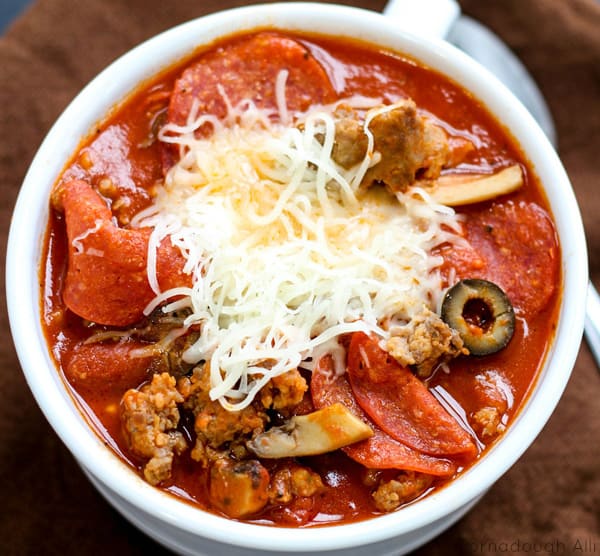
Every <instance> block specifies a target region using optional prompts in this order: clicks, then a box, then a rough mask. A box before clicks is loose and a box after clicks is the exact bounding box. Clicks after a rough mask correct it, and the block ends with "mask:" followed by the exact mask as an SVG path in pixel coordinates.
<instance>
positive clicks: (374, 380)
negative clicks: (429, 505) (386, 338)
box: [347, 332, 477, 456]
mask: <svg viewBox="0 0 600 556" xmlns="http://www.w3.org/2000/svg"><path fill="white" fill-rule="evenodd" d="M347 372H348V377H349V380H350V385H351V387H352V392H353V393H354V396H355V397H356V401H357V402H358V404H359V405H360V406H361V407H362V409H363V410H364V411H365V413H367V415H368V416H369V417H370V418H371V419H372V420H373V421H374V422H375V423H377V425H379V426H380V427H381V428H382V429H383V430H384V431H385V432H386V433H387V434H389V435H390V436H391V437H392V438H395V439H396V440H399V441H400V442H403V443H405V444H406V445H408V446H410V447H411V448H414V449H415V450H419V451H421V452H423V453H425V454H430V455H435V456H455V455H461V454H464V455H467V456H472V455H475V454H476V452H477V447H476V446H475V444H474V443H473V440H472V438H471V437H470V436H469V434H468V433H467V432H466V431H465V430H464V429H463V428H462V427H461V426H460V425H459V424H458V423H457V421H456V420H455V419H454V418H453V417H451V416H450V415H449V414H448V412H447V411H446V410H445V409H444V408H443V406H442V405H441V404H440V403H439V402H438V401H437V399H436V398H435V396H433V394H432V393H431V392H430V391H429V390H428V388H427V386H425V384H423V382H421V381H420V380H419V379H418V378H417V377H415V376H414V375H413V374H412V373H411V372H410V370H408V369H407V368H406V367H402V366H401V365H399V364H398V362H397V361H396V360H395V359H394V358H393V357H391V356H390V355H389V354H388V353H387V352H385V351H384V350H382V349H381V348H380V347H379V346H378V345H377V341H376V340H374V339H372V338H370V337H369V336H367V335H366V334H364V333H362V332H356V333H354V334H353V335H352V339H351V341H350V346H349V348H348V371H347Z"/></svg>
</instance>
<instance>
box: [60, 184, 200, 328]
mask: <svg viewBox="0 0 600 556" xmlns="http://www.w3.org/2000/svg"><path fill="white" fill-rule="evenodd" d="M58 196H59V205H60V206H62V208H63V209H64V212H65V221H66V227H67V239H68V265H67V275H66V277H65V284H64V288H63V300H64V302H65V304H66V305H67V307H68V308H69V309H71V311H73V312H74V313H75V314H77V315H79V316H80V317H83V318H85V319H87V320H90V321H93V322H96V323H99V324H105V325H111V326H127V325H129V324H132V323H134V322H136V321H138V320H140V319H141V318H142V316H143V310H144V308H145V307H146V305H148V303H149V302H150V301H151V300H152V299H153V298H154V295H155V294H154V292H153V291H152V289H151V287H150V284H149V282H148V277H147V269H146V261H147V252H148V240H149V237H150V233H151V231H150V230H149V229H141V230H127V229H122V228H118V227H117V226H116V225H115V224H114V223H113V222H112V214H111V211H110V209H109V208H108V207H107V205H106V203H105V202H104V201H103V200H102V198H101V197H100V195H98V193H97V192H96V191H94V190H93V189H92V187H91V186H90V185H89V184H88V183H87V182H85V181H82V180H73V181H70V182H67V183H65V184H62V185H61V186H60V189H59V192H58ZM184 262H185V261H184V259H183V256H182V255H181V253H180V252H179V250H178V249H177V248H176V247H174V246H173V245H172V243H171V242H170V241H168V240H165V241H163V242H162V244H161V245H160V246H159V249H158V253H157V275H158V280H159V284H160V285H161V287H162V288H163V289H165V290H166V289H170V288H172V287H176V286H181V285H188V284H189V282H190V277H189V276H187V275H186V274H183V272H182V269H183V266H184Z"/></svg>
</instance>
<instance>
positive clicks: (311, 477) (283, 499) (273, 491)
mask: <svg viewBox="0 0 600 556" xmlns="http://www.w3.org/2000/svg"><path fill="white" fill-rule="evenodd" d="M324 488H325V487H324V485H323V481H322V480H321V477H320V476H319V474H318V473H315V472H314V471H311V470H310V469H307V468H306V467H301V466H300V465H294V464H290V465H289V466H286V467H284V468H282V469H279V470H278V471H276V472H275V474H274V475H273V476H272V477H271V484H270V485H269V501H270V502H271V503H272V504H287V503H289V502H291V501H292V500H293V499H294V498H297V497H306V496H313V495H314V494H316V493H317V492H319V491H320V490H323V489H324Z"/></svg>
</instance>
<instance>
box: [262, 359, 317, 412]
mask: <svg viewBox="0 0 600 556" xmlns="http://www.w3.org/2000/svg"><path fill="white" fill-rule="evenodd" d="M307 390H308V385H307V384H306V380H304V377H303V376H302V375H301V374H300V372H299V371H298V369H292V370H291V371H288V372H287V373H284V374H282V375H279V376H276V377H273V378H272V379H271V380H270V381H269V382H268V383H267V384H266V385H265V386H264V387H263V389H262V390H261V391H260V401H261V403H262V405H263V407H265V408H270V409H277V410H284V409H291V408H293V407H295V406H297V405H298V404H299V403H300V402H301V401H302V398H303V397H304V393H305V392H306V391H307Z"/></svg>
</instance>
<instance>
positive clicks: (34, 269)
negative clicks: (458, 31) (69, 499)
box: [6, 3, 587, 556]
mask: <svg viewBox="0 0 600 556" xmlns="http://www.w3.org/2000/svg"><path fill="white" fill-rule="evenodd" d="M264 26H272V27H277V28H283V29H289V30H302V31H310V32H315V33H322V34H330V35H347V36H351V37H356V38H359V39H362V40H365V41H368V42H371V43H375V44H378V45H381V46H384V47H386V48H389V49H392V50H396V51H398V52H401V53H408V54H410V56H412V57H414V58H416V59H418V60H420V61H422V62H423V63H424V64H426V65H428V66H430V67H432V68H435V69H437V70H439V71H441V72H442V73H444V74H446V75H448V76H450V77H451V78H452V79H454V80H455V81H457V82H459V83H461V84H462V85H463V86H464V87H465V88H466V89H468V90H470V91H471V92H472V93H473V94H474V95H475V96H476V97H478V98H479V99H481V100H482V101H483V102H484V104H485V105H487V107H488V108H489V110H490V111H491V112H492V113H493V114H495V115H496V117H497V118H498V119H500V120H501V121H502V122H504V124H505V125H506V127H507V128H509V129H510V130H511V132H512V133H513V135H514V136H515V137H516V138H517V140H518V142H519V143H520V145H521V147H522V148H523V150H524V152H525V153H526V155H527V156H528V157H529V159H530V161H531V162H532V166H533V168H534V169H535V171H536V172H537V173H538V175H539V177H540V179H541V182H542V183H543V184H544V187H545V190H546V193H547V196H548V199H549V201H550V205H551V208H552V211H553V213H554V218H555V222H556V226H557V229H558V234H559V237H560V241H561V244H562V260H561V267H562V272H563V277H564V289H563V299H562V304H561V309H560V319H559V324H558V330H557V333H556V339H555V341H554V342H553V344H552V347H551V350H550V352H549V353H548V357H547V361H546V364H545V366H544V369H543V371H542V373H541V377H540V379H539V381H538V384H537V387H536V389H535V391H534V392H533V394H532V395H531V397H530V398H529V400H528V402H527V404H526V406H525V408H524V409H523V410H522V411H521V413H520V414H519V416H518V418H517V419H516V420H515V422H514V423H513V424H512V426H511V427H510V429H509V430H508V432H507V433H506V434H505V435H504V437H503V438H502V440H501V441H500V442H499V443H497V444H496V445H495V446H494V447H493V448H492V449H491V450H489V452H488V453H487V454H486V455H485V457H483V458H482V460H481V461H480V462H478V463H477V464H476V465H475V466H473V467H472V468H471V469H469V470H468V471H467V472H466V473H464V474H463V475H462V476H460V477H459V478H458V479H456V480H455V481H453V482H452V483H451V484H450V485H449V486H447V487H446V488H443V489H441V490H440V491H438V492H435V493H433V494H432V495H430V496H428V497H426V498H425V499H423V500H421V501H419V502H417V503H415V504H412V505H410V506H409V507H406V508H405V509H402V510H401V511H400V512H396V513H391V514H388V515H385V516H382V517H378V518H376V519H371V520H368V521H364V522H360V523H354V524H352V525H338V526H332V527H323V528H311V529H287V528H273V527H262V526H257V525H250V524H246V523H237V522H235V521H231V520H227V519H224V518H221V517H217V516H215V515H212V514H209V513H205V512H203V511H201V510H199V509H195V508H193V507H191V506H190V505H188V504H186V503H184V502H181V501H179V500H177V499H176V498H174V497H171V496H169V495H166V494H164V493H162V492H161V491H159V490H157V489H155V488H153V487H151V486H150V485H148V484H147V483H145V482H144V481H143V480H141V479H140V478H138V476H137V475H136V474H135V473H133V472H132V471H131V470H130V469H129V468H128V467H127V466H126V465H125V464H123V463H122V462H121V461H120V460H119V458H118V457H116V456H115V455H114V454H113V453H112V452H110V451H109V450H108V449H107V448H106V447H105V446H104V444H103V443H102V442H101V440H100V439H99V438H98V437H97V436H96V434H95V433H94V432H93V431H92V430H91V429H90V428H89V427H88V426H87V424H86V422H85V421H84V419H83V418H82V416H81V415H80V414H79V412H78V410H77V408H76V407H75V405H74V404H73V403H72V400H71V398H70V396H69V394H68V392H67V390H66V388H65V386H64V384H63V383H62V381H61V378H60V376H59V374H58V373H57V372H56V369H55V367H54V363H53V361H52V359H51V357H50V355H49V353H48V350H47V346H46V342H45V339H44V335H43V333H42V328H41V322H40V320H41V319H40V306H41V303H40V289H39V284H38V269H39V267H40V261H41V248H42V241H43V236H44V232H45V227H46V222H47V219H48V196H49V192H50V189H51V187H52V185H53V183H54V182H55V180H56V178H57V177H58V175H59V173H60V172H61V170H62V168H63V166H64V164H65V161H66V160H67V159H68V157H69V156H70V155H71V153H72V152H74V150H75V149H76V147H77V145H78V143H79V141H80V139H81V138H82V137H83V136H85V135H86V134H87V133H88V131H89V130H90V129H91V128H92V126H93V124H94V123H95V122H96V121H98V120H100V119H102V117H103V116H104V115H105V114H106V113H107V111H108V110H109V109H110V108H111V107H112V106H113V105H114V104H115V103H116V102H118V101H119V100H120V99H122V98H123V97H125V96H126V95H127V94H128V93H129V92H130V91H132V89H134V88H135V86H136V85H137V84H138V83H140V82H141V81H143V80H144V79H146V78H148V77H150V76H151V75H153V74H155V73H156V72H157V71H159V70H160V69H162V68H164V67H165V66H169V65H170V64H171V63H172V62H174V61H176V60H177V59H178V58H180V57H181V56H184V55H186V54H188V53H189V52H190V51H191V50H192V49H193V48H194V47H196V46H197V45H199V44H202V43H205V42H209V41H212V40H213V39H215V38H218V37H221V36H223V35H227V34H230V33H232V32H234V31H240V30H250V29H253V28H256V27H264ZM6 277H7V299H8V306H9V314H10V323H11V329H12V333H13V338H14V342H15V345H16V348H17V352H18V355H19V359H20V362H21V365H22V367H23V371H24V373H25V376H26V378H27V381H28V383H29V386H30V388H31V390H32V392H33V394H34V396H35V398H36V400H37V402H38V404H39V405H40V407H41V409H42V411H43V412H44V414H45V415H46V417H47V419H48V421H49V422H50V424H51V425H52V427H53V428H54V430H55V431H56V433H57V434H58V435H59V436H60V438H61V439H62V441H63V442H64V443H65V444H66V445H67V447H68V448H69V449H70V451H71V452H72V453H73V455H74V456H75V458H76V459H77V460H78V462H79V463H80V464H81V466H82V468H83V469H84V471H85V472H86V473H87V474H88V476H89V477H90V480H92V482H93V483H94V484H95V485H96V487H97V488H98V489H99V490H100V492H102V494H103V495H104V496H105V497H106V498H107V499H108V501H109V502H110V503H111V504H113V505H114V506H115V507H116V508H117V509H118V510H119V511H120V512H121V513H122V514H123V515H124V516H125V517H126V518H128V519H129V520H130V521H132V522H133V523H134V524H135V525H137V526H138V527H139V528H140V529H142V530H143V531H145V532H146V533H147V534H148V535H150V536H152V537H153V538H155V539H156V540H157V541H159V542H161V543H163V544H164V545H166V546H168V547H170V548H171V549H173V550H175V551H176V552H179V553H181V554H216V553H219V554H247V553H248V552H252V551H257V550H261V551H265V552H266V553H273V554H275V553H276V554H283V553H287V552H312V553H313V554H315V553H316V554H342V553H343V554H345V555H354V554H369V555H370V556H375V555H377V554H395V555H398V554H403V553H405V552H408V551H410V550H412V549H414V548H416V547H417V546H419V545H421V544H423V543H424V542H426V541H427V540H429V539H430V538H432V537H433V536H435V535H437V534H438V533H440V532H441V531H442V530H443V529H445V528H447V527H448V526H449V525H451V524H452V523H453V522H454V521H456V520H457V519H458V518H460V517H461V516H462V515H463V514H464V513H465V512H466V511H467V510H468V509H469V508H470V507H471V506H472V505H473V504H474V503H475V502H476V501H477V500H478V499H479V498H480V497H481V496H482V495H483V493H485V491H486V490H487V489H488V488H489V487H490V486H491V485H492V484H493V483H494V482H495V481H496V480H497V479H498V478H499V477H500V476H501V475H502V474H503V473H504V472H505V471H507V469H508V468H509V467H510V466H511V465H512V464H513V463H515V461H516V460H517V459H518V458H519V457H520V456H521V454H522V453H523V452H524V451H525V450H526V449H527V447H528V446H529V445H530V444H531V443H532V441H533V440H534V439H535V437H536V436H537V434H538V433H539V431H540V430H541V429H542V427H543V426H544V424H545V423H546V421H547V420H548V418H549V416H550V414H551V413H552V411H553V409H554V407H555V406H556V404H557V402H558V400H559V398H560V396H561V394H562V392H563V389H564V387H565V385H566V383H567V380H568V378H569V374H570V372H571V369H572V368H573V365H574V361H575V357H576V355H577V351H578V346H579V340H580V338H581V334H582V329H583V320H584V305H585V303H584V301H585V292H586V284H587V257H586V252H585V242H584V235H583V227H582V224H581V218H580V215H579V211H578V207H577V205H576V202H575V198H574V195H573V192H572V189H571V185H570V183H569V180H568V178H567V175H566V174H565V171H564V169H563V167H562V165H561V163H560V161H559V159H558V157H557V155H556V154H555V152H554V150H553V149H552V147H551V145H550V143H549V142H548V140H547V139H546V137H545V135H544V133H543V132H542V131H541V129H540V128H539V127H538V125H537V124H536V122H535V121H534V120H533V118H532V117H531V116H530V115H529V113H528V112H527V111H526V110H525V108H523V106H522V105H521V104H520V103H519V102H518V101H517V100H516V99H515V98H514V97H513V96H512V95H511V93H510V92H509V91H508V90H507V89H506V88H505V87H504V86H503V85H502V84H501V83H500V82H499V81H497V79H496V78H494V77H493V76H492V75H491V74H490V73H488V72H487V71H486V70H485V69H483V68H482V67H481V66H479V65H478V64H477V63H475V62H474V61H472V60H471V59H470V58H468V57H467V56H466V55H465V54H463V53H462V52H460V51H459V50H457V49H455V48H453V47H452V46H450V45H449V44H447V43H445V42H444V41H442V40H439V39H435V38H432V39H423V38H419V37H417V36H414V35H410V34H406V33H403V32H400V31H399V30H398V26H397V24H396V23H395V22H394V21H393V20H390V19H388V18H385V17H384V16H382V15H380V14H377V13H374V12H368V11H363V10H358V9H354V8H349V7H340V6H333V5H326V4H294V3H286V4H271V5H265V6H251V7H247V8H240V9H235V10H231V11H228V12H222V13H217V14H213V15H210V16H207V17H204V18H201V19H198V20H194V21H191V22H189V23H186V24H184V25H181V26H179V27H176V28H174V29H171V30H169V31H167V32H165V33H163V34H161V35H159V36H157V37H155V38H153V39H151V40H149V41H147V42H146V43H144V44H142V45H140V46H138V47H137V48H135V49H133V50H132V51H130V52H129V53H127V54H126V55H125V56H123V57H122V58H120V59H119V60H117V61H116V62H114V63H113V64H112V65H111V66H110V67H109V68H107V69H106V70H105V71H103V72H102V73H101V74H100V75H99V76H98V77H97V78H96V79H94V80H93V81H92V82H91V83H90V84H89V85H88V86H87V87H86V88H85V89H84V90H83V91H82V92H81V93H80V94H79V96H77V98H75V100H74V101H73V102H72V103H71V104H70V106H69V107H68V108H67V109H66V110H65V112H64V113H63V114H62V115H61V117H60V118H59V119H58V121H57V122H56V124H55V125H54V126H53V128H52V129H51V131H50V132H49V133H48V136H47V137H46V139H45V140H44V142H43V144H42V145H41V147H40V149H39V151H38V153H37V155H36V157H35V159H34V160H33V162H32V164H31V167H30V169H29V172H28V174H27V176H26V178H25V181H24V183H23V186H22V189H21V192H20V195H19V198H18V201H17V205H16V207H15V211H14V216H13V221H12V225H11V230H10V237H9V243H8V253H7V269H6Z"/></svg>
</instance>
